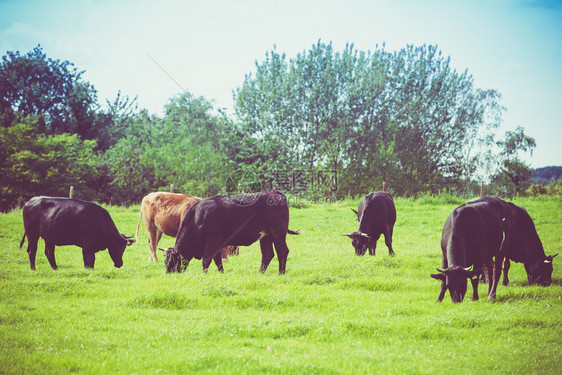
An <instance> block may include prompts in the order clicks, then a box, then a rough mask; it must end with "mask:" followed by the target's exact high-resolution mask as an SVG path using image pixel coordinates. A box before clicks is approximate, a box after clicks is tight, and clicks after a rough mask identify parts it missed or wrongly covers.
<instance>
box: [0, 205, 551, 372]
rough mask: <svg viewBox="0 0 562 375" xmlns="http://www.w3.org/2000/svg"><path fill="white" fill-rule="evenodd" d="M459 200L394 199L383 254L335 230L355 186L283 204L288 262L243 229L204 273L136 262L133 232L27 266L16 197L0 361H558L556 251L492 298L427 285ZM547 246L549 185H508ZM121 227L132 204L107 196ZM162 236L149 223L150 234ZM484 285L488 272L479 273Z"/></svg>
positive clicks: (53, 366)
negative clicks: (263, 256)
mask: <svg viewBox="0 0 562 375" xmlns="http://www.w3.org/2000/svg"><path fill="white" fill-rule="evenodd" d="M461 202H462V201H460V200H459V201H455V200H454V199H450V198H443V197H441V198H439V197H438V198H434V199H431V198H429V197H424V198H422V199H419V200H412V199H397V200H396V206H397V211H398V220H397V223H396V226H395V235H394V249H395V251H396V254H397V255H396V256H395V257H392V258H391V257H389V256H388V252H387V249H386V246H385V245H384V242H383V241H382V239H381V240H379V244H378V247H377V255H376V256H375V257H370V256H368V255H366V256H364V257H357V256H355V255H354V253H353V248H352V247H351V244H350V241H349V239H348V238H346V237H342V234H343V233H345V232H351V231H354V230H356V229H357V222H356V221H355V220H354V219H355V217H354V215H353V213H352V212H351V210H350V208H357V204H358V201H352V200H347V201H343V202H337V203H334V204H306V205H302V208H291V223H290V228H291V229H295V230H297V229H298V230H300V231H301V234H300V235H299V236H289V238H288V245H289V248H290V250H291V252H290V254H289V259H288V263H287V274H286V275H284V276H280V275H278V273H277V261H276V258H275V259H274V260H273V261H272V263H271V265H270V268H269V270H268V271H267V272H266V273H265V274H259V273H258V272H257V271H258V268H259V264H260V251H259V247H258V246H257V244H254V245H253V246H251V247H247V248H246V247H245V248H241V251H240V255H239V256H233V257H231V258H229V260H228V261H227V262H226V263H225V273H224V274H219V273H218V272H217V271H216V267H215V266H214V264H212V265H211V267H210V268H209V273H207V274H203V273H202V271H201V269H202V266H201V262H200V261H196V260H194V261H193V262H192V263H191V265H190V266H189V267H188V269H187V271H186V272H185V273H183V274H170V275H167V274H166V273H165V267H164V264H163V262H162V257H161V255H160V254H159V256H160V262H159V263H158V264H153V263H149V261H148V247H147V236H146V232H145V231H144V228H142V229H141V234H140V241H139V242H140V243H137V244H134V245H133V246H131V247H130V248H128V249H127V251H126V252H125V256H124V263H125V264H124V266H123V268H121V269H116V268H114V267H113V264H112V262H111V259H110V258H109V254H107V251H105V252H101V253H98V254H97V256H96V266H95V267H96V268H95V270H86V269H84V268H83V263H82V255H81V251H80V249H79V248H77V247H72V246H68V247H57V249H56V252H55V255H56V259H57V263H58V265H59V267H60V268H59V270H58V271H53V270H51V268H50V266H49V264H48V262H47V260H46V258H45V256H44V253H43V242H42V240H41V241H40V244H39V251H38V255H37V271H35V272H32V271H31V270H30V269H29V261H28V258H27V253H26V252H25V246H26V245H24V251H19V250H18V247H19V241H20V239H21V236H22V234H23V224H22V219H21V210H16V211H13V212H10V213H8V214H1V215H0V245H1V246H2V251H1V252H0V373H2V374H22V373H26V374H34V373H36V374H50V373H71V372H78V373H85V374H99V373H105V374H113V373H115V374H121V373H124V374H135V373H136V374H144V373H150V374H152V373H164V374H165V373H268V374H269V373H283V374H286V373H305V374H314V373H318V374H333V373H334V374H335V373H354V374H359V373H385V374H405V373H408V374H409V373H420V374H433V373H443V374H446V373H455V372H458V373H472V374H482V373H487V372H499V373H509V374H529V373H535V374H536V373H540V374H559V373H560V368H559V367H558V366H559V362H560V360H561V359H562V345H561V344H562V315H561V313H562V300H561V298H562V260H560V259H559V258H557V259H555V261H554V274H553V279H554V283H553V285H552V286H550V287H548V288H543V287H538V286H529V285H528V284H527V279H526V274H525V271H524V269H523V266H522V265H521V264H512V267H511V270H510V279H511V282H512V284H511V286H509V287H504V286H501V285H500V286H499V288H498V293H497V295H498V298H497V300H496V301H495V302H489V301H487V300H486V299H482V300H480V301H477V302H472V301H470V298H468V299H465V301H464V302H463V303H462V304H452V302H451V299H450V297H449V295H448V294H447V296H446V297H445V300H444V301H443V302H442V303H436V302H435V300H436V298H437V295H438V293H439V282H437V281H436V280H433V279H431V278H430V277H429V274H430V273H431V272H434V271H435V268H437V267H439V266H440V264H441V250H440V248H439V241H440V236H441V229H442V226H443V223H444V222H445V219H446V218H447V216H448V215H449V213H450V212H451V210H452V209H453V208H454V207H456V206H457V205H458V204H459V203H461ZM515 203H517V204H520V205H522V206H524V207H526V208H527V210H528V211H529V213H530V214H531V216H532V217H533V218H534V220H535V224H536V226H537V230H538V233H539V235H540V237H541V239H542V241H543V244H544V246H545V249H546V252H547V254H554V253H557V252H561V253H562V251H561V250H562V249H561V243H562V238H561V236H562V231H561V223H562V199H560V198H545V199H543V200H540V199H537V198H535V199H518V200H516V201H515ZM107 208H108V210H109V211H110V213H111V215H112V217H113V219H114V221H115V222H116V224H117V227H118V228H119V229H120V230H121V231H122V232H123V233H125V234H127V235H131V234H134V231H135V229H136V224H137V219H138V212H139V206H134V207H130V208H120V207H107ZM173 243H174V240H173V239H171V238H168V237H165V238H163V240H162V242H161V247H167V246H172V245H173ZM480 289H481V290H480V295H481V296H485V295H486V293H487V290H486V289H487V286H485V285H481V286H480Z"/></svg>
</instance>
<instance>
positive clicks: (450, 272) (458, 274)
mask: <svg viewBox="0 0 562 375" xmlns="http://www.w3.org/2000/svg"><path fill="white" fill-rule="evenodd" d="M437 271H439V272H440V273H437V274H435V273H432V274H431V277H433V278H434V279H437V280H441V282H444V283H445V287H446V288H447V289H448V290H449V294H451V299H452V300H453V302H454V303H457V302H462V300H463V299H464V295H465V294H466V284H467V280H468V279H471V278H473V277H476V276H478V275H480V273H481V272H482V271H481V270H471V267H467V268H464V267H461V266H455V267H449V268H447V269H445V270H440V269H439V268H438V269H437Z"/></svg>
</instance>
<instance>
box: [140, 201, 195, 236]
mask: <svg viewBox="0 0 562 375" xmlns="http://www.w3.org/2000/svg"><path fill="white" fill-rule="evenodd" d="M199 200H200V198H197V197H193V196H191V195H187V194H176V193H166V192H154V193H150V194H148V195H146V196H145V197H144V198H143V199H142V208H141V209H142V215H143V216H144V217H145V220H148V221H149V222H152V223H153V224H154V226H156V228H158V230H160V231H161V232H162V233H164V234H165V235H167V236H170V237H176V236H177V234H178V230H179V228H180V225H181V222H182V220H183V218H184V217H185V213H186V212H187V210H189V209H190V208H191V207H192V206H193V205H194V204H195V203H197V202H198V201H199Z"/></svg>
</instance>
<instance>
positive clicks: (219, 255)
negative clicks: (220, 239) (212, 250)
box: [213, 250, 224, 273]
mask: <svg viewBox="0 0 562 375" xmlns="http://www.w3.org/2000/svg"><path fill="white" fill-rule="evenodd" d="M213 260H214V261H215V264H216V265H217V269H218V270H219V272H220V273H223V272H224V268H223V267H222V250H221V251H218V252H217V253H216V254H215V256H214V257H213Z"/></svg>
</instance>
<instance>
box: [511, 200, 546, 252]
mask: <svg viewBox="0 0 562 375" xmlns="http://www.w3.org/2000/svg"><path fill="white" fill-rule="evenodd" d="M510 204H511V205H512V206H513V219H512V228H511V229H512V230H511V238H510V241H509V246H508V249H507V255H508V257H509V259H511V260H513V261H515V262H523V263H525V262H532V261H536V260H544V259H546V254H545V252H544V248H543V246H542V242H541V240H540V238H539V235H538V234H537V229H536V228H535V224H534V222H533V219H531V216H530V215H529V213H528V212H527V210H525V209H524V208H523V207H520V206H516V205H515V204H513V203H510Z"/></svg>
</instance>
